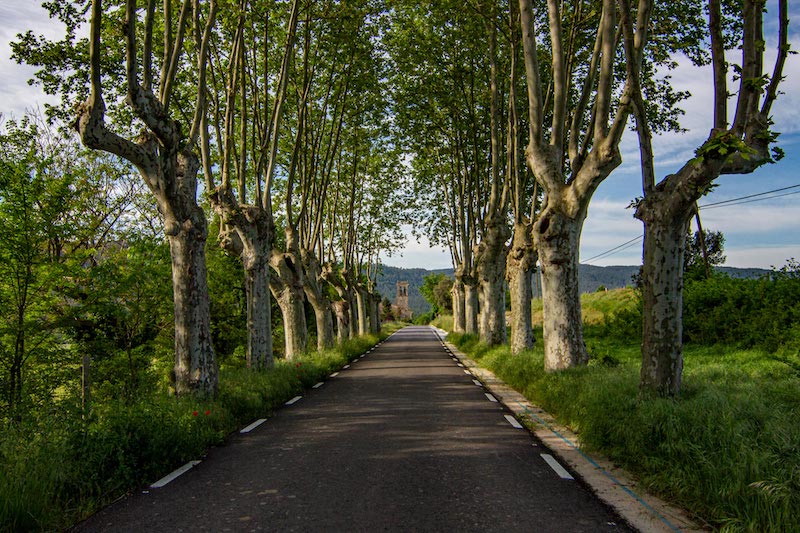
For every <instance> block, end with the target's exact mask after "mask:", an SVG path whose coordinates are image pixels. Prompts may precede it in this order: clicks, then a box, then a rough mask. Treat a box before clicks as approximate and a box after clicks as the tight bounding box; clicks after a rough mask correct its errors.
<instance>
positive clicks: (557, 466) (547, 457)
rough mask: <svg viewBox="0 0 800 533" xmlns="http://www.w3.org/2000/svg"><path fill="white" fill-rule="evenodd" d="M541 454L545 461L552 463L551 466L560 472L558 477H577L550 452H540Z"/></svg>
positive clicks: (557, 472) (556, 471)
mask: <svg viewBox="0 0 800 533" xmlns="http://www.w3.org/2000/svg"><path fill="white" fill-rule="evenodd" d="M539 455H541V456H542V459H544V461H545V462H546V463H547V464H548V465H550V468H552V469H553V470H554V471H555V473H556V474H558V477H560V478H561V479H575V478H574V477H572V475H570V473H569V472H567V470H566V469H565V468H564V467H563V466H561V464H560V463H559V462H558V461H556V460H555V459H554V458H553V456H552V455H550V454H549V453H540V454H539Z"/></svg>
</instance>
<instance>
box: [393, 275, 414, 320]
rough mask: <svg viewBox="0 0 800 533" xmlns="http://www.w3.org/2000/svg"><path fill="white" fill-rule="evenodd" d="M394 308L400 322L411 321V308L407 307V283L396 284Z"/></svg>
mask: <svg viewBox="0 0 800 533" xmlns="http://www.w3.org/2000/svg"><path fill="white" fill-rule="evenodd" d="M394 306H395V309H396V310H397V311H396V313H397V318H399V319H400V320H411V308H410V307H409V306H408V282H407V281H398V282H397V296H395V299H394Z"/></svg>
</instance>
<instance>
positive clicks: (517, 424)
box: [505, 415, 522, 429]
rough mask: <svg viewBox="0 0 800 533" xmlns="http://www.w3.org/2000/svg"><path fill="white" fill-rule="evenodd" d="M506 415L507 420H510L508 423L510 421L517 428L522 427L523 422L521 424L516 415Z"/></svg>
mask: <svg viewBox="0 0 800 533" xmlns="http://www.w3.org/2000/svg"><path fill="white" fill-rule="evenodd" d="M505 417H506V420H508V423H509V424H511V425H512V426H514V427H515V428H517V429H522V424H520V423H519V422H518V421H517V419H516V418H514V417H513V416H511V415H505Z"/></svg>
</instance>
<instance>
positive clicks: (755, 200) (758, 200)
mask: <svg viewBox="0 0 800 533" xmlns="http://www.w3.org/2000/svg"><path fill="white" fill-rule="evenodd" d="M793 194H800V191H792V192H785V193H783V194H776V195H774V196H768V197H766V198H752V199H750V200H742V201H739V202H734V201H733V200H728V202H729V203H728V202H726V203H725V204H707V205H705V206H702V205H701V206H698V207H700V208H702V209H703V210H708V209H718V208H720V207H732V206H734V205H742V204H751V203H753V202H761V201H764V200H772V199H773V198H782V197H784V196H792V195H793Z"/></svg>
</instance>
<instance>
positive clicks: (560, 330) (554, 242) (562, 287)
mask: <svg viewBox="0 0 800 533" xmlns="http://www.w3.org/2000/svg"><path fill="white" fill-rule="evenodd" d="M584 218H585V210H582V211H581V213H580V214H579V215H578V216H576V217H575V218H569V217H568V216H566V215H564V214H563V213H560V212H558V211H557V210H554V209H550V208H546V209H545V210H544V211H543V212H542V214H541V216H540V217H539V219H538V220H537V221H536V224H535V225H534V242H535V244H536V249H537V251H538V252H539V265H540V268H541V277H542V302H543V306H544V310H543V314H544V316H543V319H544V322H543V330H544V331H543V336H544V367H545V370H547V371H550V372H552V371H555V370H563V369H566V368H570V367H572V366H577V365H582V364H586V363H587V362H588V360H589V354H588V352H587V351H586V343H585V342H584V340H583V320H582V317H581V300H580V290H579V287H578V257H579V256H578V252H579V248H578V246H579V244H580V237H581V228H582V226H583V220H584Z"/></svg>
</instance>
